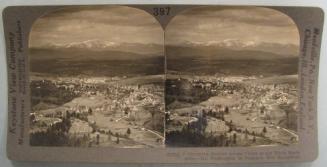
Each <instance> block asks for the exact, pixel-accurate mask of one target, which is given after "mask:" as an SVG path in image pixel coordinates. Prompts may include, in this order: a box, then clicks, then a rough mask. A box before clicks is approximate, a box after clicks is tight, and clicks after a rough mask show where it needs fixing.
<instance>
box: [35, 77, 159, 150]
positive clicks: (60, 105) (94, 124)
mask: <svg viewBox="0 0 327 167" xmlns="http://www.w3.org/2000/svg"><path fill="white" fill-rule="evenodd" d="M163 83H164V82H163V77H162V75H154V76H140V77H131V78H128V77H126V76H123V77H93V78H92V77H87V78H83V77H48V78H46V77H44V76H42V77H37V76H35V77H33V78H32V81H31V84H30V87H31V92H32V95H31V99H32V112H31V114H30V122H31V128H30V143H31V145H37V146H75V147H99V146H108V147H124V148H125V147H127V148H147V147H150V148H152V147H162V146H163V144H164V143H163V142H164V139H163V135H164V91H163V90H164V84H163Z"/></svg>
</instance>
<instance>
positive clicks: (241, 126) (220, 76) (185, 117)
mask: <svg viewBox="0 0 327 167" xmlns="http://www.w3.org/2000/svg"><path fill="white" fill-rule="evenodd" d="M299 38H300V37H299V32H298V29H297V26H296V24H295V23H294V22H293V20H292V19H291V18H290V17H289V16H287V15H285V14H284V13H282V12H280V11H277V10H274V9H269V8H263V7H217V6H213V7H196V8H192V9H188V10H186V11H183V12H181V13H179V14H178V15H177V16H175V17H174V18H173V19H172V20H171V21H170V23H169V25H168V26H167V27H166V30H165V54H166V83H165V101H166V104H165V109H166V116H165V119H166V120H165V143H166V146H167V147H250V146H278V145H285V146H287V145H293V144H297V143H298V142H299V140H301V139H299V136H298V132H297V128H298V127H297V124H298V112H297V111H298V68H299V67H298V62H299V43H300V39H299Z"/></svg>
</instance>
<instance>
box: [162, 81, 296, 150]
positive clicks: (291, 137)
mask: <svg viewBox="0 0 327 167" xmlns="http://www.w3.org/2000/svg"><path fill="white" fill-rule="evenodd" d="M296 80H297V76H296V75H290V76H278V77H262V76H259V77H255V76H236V77H232V76H229V77H219V76H192V75H168V76H167V82H166V96H165V98H166V131H165V133H166V144H167V146H177V147H182V146H183V147H197V146H199V147H200V146H201V147H203V146H221V147H222V146H264V145H290V144H294V143H297V142H298V135H297V133H296V129H297V114H296V113H297V112H296V111H297V106H298V102H297V84H296V83H297V82H296Z"/></svg>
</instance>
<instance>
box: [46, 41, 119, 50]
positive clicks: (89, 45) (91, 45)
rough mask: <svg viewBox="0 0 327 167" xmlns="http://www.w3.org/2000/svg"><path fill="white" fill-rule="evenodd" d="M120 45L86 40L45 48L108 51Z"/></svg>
mask: <svg viewBox="0 0 327 167" xmlns="http://www.w3.org/2000/svg"><path fill="white" fill-rule="evenodd" d="M117 46H119V44H117V43H114V42H108V41H101V40H97V39H93V40H86V41H81V42H72V43H68V44H54V43H49V44H46V45H45V46H43V47H46V48H66V49H70V48H76V49H107V48H112V47H117Z"/></svg>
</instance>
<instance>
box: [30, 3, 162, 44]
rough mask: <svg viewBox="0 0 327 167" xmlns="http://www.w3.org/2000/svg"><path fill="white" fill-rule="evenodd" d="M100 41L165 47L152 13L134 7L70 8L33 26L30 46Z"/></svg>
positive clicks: (53, 14) (160, 29) (54, 13)
mask: <svg viewBox="0 0 327 167" xmlns="http://www.w3.org/2000/svg"><path fill="white" fill-rule="evenodd" d="M89 40H96V41H100V42H101V41H106V42H111V43H117V44H120V43H124V42H128V43H140V44H161V45H162V44H163V30H162V28H161V26H160V25H159V23H158V22H157V21H156V20H155V18H154V17H152V16H151V15H150V14H148V13H146V12H144V11H142V10H139V9H135V8H131V7H123V6H93V7H68V8H65V9H61V10H58V11H55V12H51V13H49V14H46V15H45V16H43V17H41V18H39V19H38V20H37V21H36V22H35V23H34V25H33V27H32V31H31V34H30V47H32V48H33V47H43V46H46V45H67V44H70V43H78V42H83V41H89Z"/></svg>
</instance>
